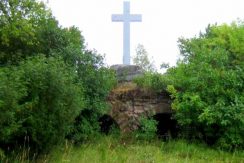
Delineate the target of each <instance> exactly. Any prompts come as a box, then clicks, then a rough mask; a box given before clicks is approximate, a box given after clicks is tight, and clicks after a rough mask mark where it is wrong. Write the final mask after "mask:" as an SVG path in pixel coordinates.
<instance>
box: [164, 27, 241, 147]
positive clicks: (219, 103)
mask: <svg viewBox="0 0 244 163" xmlns="http://www.w3.org/2000/svg"><path fill="white" fill-rule="evenodd" d="M243 40H244V25H243V23H239V24H237V23H233V24H232V25H230V26H228V25H221V26H217V25H214V26H209V27H208V28H207V30H206V33H205V34H203V33H201V35H200V37H196V38H192V39H180V40H179V43H180V50H181V54H182V55H183V59H182V60H181V61H179V62H178V64H177V66H176V67H174V68H171V69H169V70H168V72H167V73H168V74H169V76H170V78H171V79H172V83H173V85H174V86H169V87H168V91H169V92H171V94H172V97H173V98H174V102H173V105H172V106H173V108H174V109H175V111H176V118H177V120H178V122H179V123H180V124H181V125H182V126H183V127H184V128H188V129H190V133H189V134H188V138H193V137H195V138H200V139H203V140H205V141H206V142H207V143H209V144H216V145H218V146H219V147H222V148H226V149H233V148H236V147H237V148H243V147H244V83H243V81H244V62H243V61H244V58H243V57H244V55H243V53H244V48H243V47H244V43H243Z"/></svg>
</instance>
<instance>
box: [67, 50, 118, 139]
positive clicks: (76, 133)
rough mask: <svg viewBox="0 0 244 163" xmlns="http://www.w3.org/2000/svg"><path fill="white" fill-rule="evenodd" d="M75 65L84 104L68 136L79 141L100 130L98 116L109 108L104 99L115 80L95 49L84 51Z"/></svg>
mask: <svg viewBox="0 0 244 163" xmlns="http://www.w3.org/2000/svg"><path fill="white" fill-rule="evenodd" d="M77 67H78V70H77V72H78V80H79V82H80V83H81V84H82V86H83V88H84V102H85V103H84V104H85V105H84V109H83V110H82V111H81V112H80V114H79V116H78V117H76V121H75V124H74V126H73V129H72V133H71V134H70V135H69V136H68V137H69V138H70V139H72V140H73V141H75V142H76V143H79V142H83V141H85V140H87V139H89V137H94V135H97V134H98V133H99V132H100V126H99V118H100V117H102V115H104V114H105V113H107V111H108V109H109V107H108V105H107V102H106V99H107V96H108V94H109V92H110V90H111V89H112V88H113V87H114V86H115V84H116V83H117V80H116V77H115V73H114V71H112V70H110V69H108V68H106V67H104V63H103V57H102V56H101V55H98V54H97V53H96V52H95V51H85V53H84V54H82V55H81V57H80V60H79V64H78V65H77Z"/></svg>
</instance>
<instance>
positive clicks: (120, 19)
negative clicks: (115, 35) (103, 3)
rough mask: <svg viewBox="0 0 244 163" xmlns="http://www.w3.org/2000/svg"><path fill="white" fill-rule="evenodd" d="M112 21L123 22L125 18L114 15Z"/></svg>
mask: <svg viewBox="0 0 244 163" xmlns="http://www.w3.org/2000/svg"><path fill="white" fill-rule="evenodd" d="M112 21H113V22H122V21H124V16H123V15H119V14H114V15H112Z"/></svg>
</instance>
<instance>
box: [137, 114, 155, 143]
mask: <svg viewBox="0 0 244 163" xmlns="http://www.w3.org/2000/svg"><path fill="white" fill-rule="evenodd" d="M139 123H140V127H139V129H138V130H137V131H136V132H135V137H136V138H137V139H139V140H146V141H152V140H155V138H156V136H157V135H156V132H157V123H158V122H157V121H156V120H154V119H153V118H151V117H149V118H148V117H143V116H142V117H141V118H140V122H139Z"/></svg>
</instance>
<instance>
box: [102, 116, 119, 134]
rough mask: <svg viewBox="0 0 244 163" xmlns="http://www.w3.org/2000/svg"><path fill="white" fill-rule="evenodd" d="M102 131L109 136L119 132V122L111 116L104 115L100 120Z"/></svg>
mask: <svg viewBox="0 0 244 163" xmlns="http://www.w3.org/2000/svg"><path fill="white" fill-rule="evenodd" d="M99 123H100V129H101V132H102V133H105V134H109V133H110V132H112V130H113V131H115V130H116V131H119V125H118V124H117V122H116V121H115V120H114V119H113V118H112V117H111V116H109V115H103V116H102V117H101V118H100V119H99Z"/></svg>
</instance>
